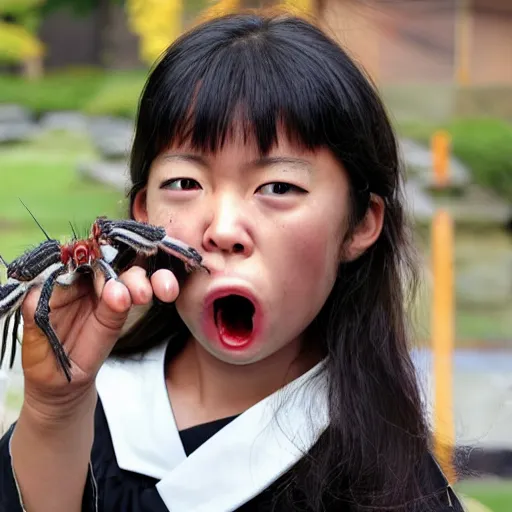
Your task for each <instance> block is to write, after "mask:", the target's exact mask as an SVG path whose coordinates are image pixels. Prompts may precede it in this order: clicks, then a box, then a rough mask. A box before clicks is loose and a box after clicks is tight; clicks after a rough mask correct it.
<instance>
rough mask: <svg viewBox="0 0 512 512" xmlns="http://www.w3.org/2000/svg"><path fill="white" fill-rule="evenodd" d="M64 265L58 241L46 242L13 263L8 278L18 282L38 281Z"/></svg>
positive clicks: (40, 282) (40, 281) (10, 265)
mask: <svg viewBox="0 0 512 512" xmlns="http://www.w3.org/2000/svg"><path fill="white" fill-rule="evenodd" d="M61 265H62V256H61V246H60V244H59V242H58V241H57V240H46V241H44V242H42V243H41V244H39V245H38V246H37V247H35V248H34V249H30V250H28V251H26V252H25V253H24V254H22V255H21V256H20V257H18V258H16V259H15V260H14V261H12V262H11V263H10V264H9V266H8V267H7V276H8V277H10V278H12V279H16V280H17V281H23V282H27V281H38V283H37V284H42V282H43V281H44V280H45V276H46V275H47V274H48V273H49V272H50V273H51V272H53V270H54V269H55V268H57V267H60V266H61Z"/></svg>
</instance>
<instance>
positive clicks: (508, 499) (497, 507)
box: [455, 480, 512, 512]
mask: <svg viewBox="0 0 512 512" xmlns="http://www.w3.org/2000/svg"><path fill="white" fill-rule="evenodd" d="M455 490H456V492H457V493H460V494H461V495H466V496H469V497H471V498H473V499H475V500H477V501H479V502H480V503H482V504H483V505H485V506H487V507H489V508H490V509H491V510H492V512H510V511H511V510H512V482H510V481H501V480H493V481H486V480H481V481H474V480H472V481H465V482H460V483H458V484H457V485H456V486H455Z"/></svg>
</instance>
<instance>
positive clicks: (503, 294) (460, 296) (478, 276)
mask: <svg viewBox="0 0 512 512" xmlns="http://www.w3.org/2000/svg"><path fill="white" fill-rule="evenodd" d="M480 256H481V254H480ZM455 288H456V294H457V302H458V304H459V306H461V307H463V306H466V307H474V306H484V307H486V306H487V307H490V306H496V307H499V306H505V305H507V304H508V303H510V302H512V256H511V257H510V258H509V259H508V260H506V259H505V260H503V261H501V262H500V261H498V260H494V261H486V260H485V259H481V258H476V257H475V258H474V262H472V263H468V264H466V265H460V266H459V268H458V269H457V274H456V278H455Z"/></svg>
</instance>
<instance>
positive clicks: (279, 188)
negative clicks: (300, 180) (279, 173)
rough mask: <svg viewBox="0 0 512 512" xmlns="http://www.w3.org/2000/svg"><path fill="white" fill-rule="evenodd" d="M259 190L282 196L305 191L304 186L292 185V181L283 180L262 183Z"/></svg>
mask: <svg viewBox="0 0 512 512" xmlns="http://www.w3.org/2000/svg"><path fill="white" fill-rule="evenodd" d="M259 191H260V192H261V193H263V194H276V195H281V196H282V195H285V194H287V193H289V192H298V193H301V192H305V190H304V189H303V188H300V187H297V186H296V185H292V184H291V183H284V182H281V181H278V182H274V183H267V184H265V185H262V186H261V187H260V188H259Z"/></svg>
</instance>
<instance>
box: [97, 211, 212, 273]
mask: <svg viewBox="0 0 512 512" xmlns="http://www.w3.org/2000/svg"><path fill="white" fill-rule="evenodd" d="M92 236H93V237H94V238H96V239H97V240H98V242H99V244H100V246H101V244H110V245H114V246H115V245H116V242H119V243H121V244H125V245H127V246H129V247H131V248H132V249H134V250H135V252H137V253H138V254H143V255H144V256H152V255H154V254H156V253H157V252H158V250H159V249H161V250H162V251H164V252H166V253H167V254H170V255H171V256H174V257H176V258H178V259H180V260H181V261H183V262H184V263H185V267H186V269H187V271H188V272H191V271H193V270H203V271H206V272H209V270H208V269H207V268H206V267H205V266H204V265H203V264H202V257H201V255H200V254H199V252H197V251H196V249H194V248H193V247H190V246H189V245H187V244H185V243H184V242H182V241H181V240H178V239H176V238H172V237H170V236H168V235H167V233H166V231H165V229H164V228H162V227H160V226H153V225H151V224H145V223H142V222H137V221H134V220H109V219H106V218H105V217H99V218H97V219H96V222H95V223H94V225H93V228H92Z"/></svg>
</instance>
